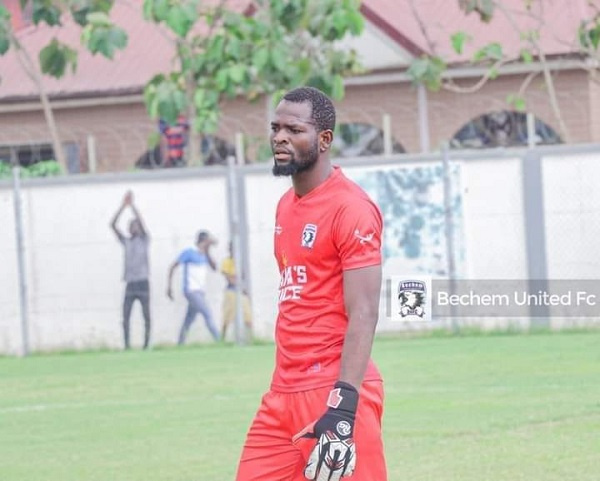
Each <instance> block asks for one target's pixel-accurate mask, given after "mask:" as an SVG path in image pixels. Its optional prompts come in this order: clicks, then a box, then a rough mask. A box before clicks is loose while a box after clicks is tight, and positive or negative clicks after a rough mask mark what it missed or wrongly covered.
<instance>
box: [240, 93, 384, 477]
mask: <svg viewBox="0 0 600 481" xmlns="http://www.w3.org/2000/svg"><path fill="white" fill-rule="evenodd" d="M334 129H335V108H334V107H333V105H332V103H331V100H330V99H329V98H328V97H327V96H326V95H324V94H323V93H322V92H320V91H319V90H317V89H314V88H309V87H301V88H298V89H295V90H292V91H290V92H288V93H287V94H286V95H285V96H284V97H283V100H282V101H281V102H280V103H279V105H278V106H277V108H276V110H275V115H274V119H273V121H272V122H271V131H272V133H271V148H272V150H273V154H274V165H273V173H274V174H275V175H278V176H279V175H289V176H291V177H292V184H293V187H292V188H291V189H290V190H289V191H288V192H287V193H285V194H284V195H283V197H282V198H281V200H280V201H279V204H278V206H277V214H276V221H275V257H276V259H277V263H278V265H279V271H280V276H281V279H280V284H279V315H278V317H277V324H276V333H275V340H276V346H277V353H276V366H275V371H274V373H273V379H272V382H271V387H270V390H269V391H268V392H267V393H266V394H265V395H264V397H263V399H262V403H261V405H260V407H259V409H258V412H257V413H256V416H255V418H254V421H253V422H252V425H251V427H250V430H249V431H248V436H247V439H246V442H245V445H244V449H243V452H242V456H241V459H240V463H239V466H238V473H237V481H303V480H304V479H312V480H317V481H324V480H334V481H335V480H339V479H340V478H341V477H342V476H350V475H353V477H352V480H354V481H386V479H387V474H386V467H385V459H384V454H383V442H382V437H381V418H382V414H383V383H382V380H381V376H380V374H379V372H378V370H377V368H376V367H375V365H374V364H373V362H372V361H371V359H370V355H371V346H372V344H373V336H374V332H375V326H376V324H377V318H378V311H379V294H380V289H381V252H380V246H381V231H382V219H381V214H380V212H379V209H378V208H377V206H376V205H375V204H374V203H373V202H372V201H371V200H370V199H369V197H368V196H367V194H366V193H365V192H364V191H363V190H362V189H361V188H360V187H359V186H358V185H356V184H355V183H353V182H352V181H350V180H349V179H348V178H346V177H345V176H344V174H343V173H342V171H341V170H340V169H339V167H336V166H332V165H331V162H330V159H329V151H330V147H331V142H332V140H333V131H334Z"/></svg>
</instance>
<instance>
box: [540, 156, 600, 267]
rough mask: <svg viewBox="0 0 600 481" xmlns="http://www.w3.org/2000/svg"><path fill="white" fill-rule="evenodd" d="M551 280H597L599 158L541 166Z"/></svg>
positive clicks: (570, 158) (565, 158)
mask: <svg viewBox="0 0 600 481" xmlns="http://www.w3.org/2000/svg"><path fill="white" fill-rule="evenodd" d="M542 169H543V171H542V175H543V185H544V202H545V205H546V217H545V220H546V232H547V239H546V249H547V255H548V277H549V278H551V279H598V278H599V276H600V155H590V154H586V155H568V156H567V155H562V156H551V157H548V158H546V159H544V162H543V164H542Z"/></svg>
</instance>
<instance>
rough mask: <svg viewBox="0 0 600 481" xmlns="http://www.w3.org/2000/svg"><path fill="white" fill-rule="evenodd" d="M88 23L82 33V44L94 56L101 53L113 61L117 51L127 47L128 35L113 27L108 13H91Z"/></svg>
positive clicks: (88, 16)
mask: <svg viewBox="0 0 600 481" xmlns="http://www.w3.org/2000/svg"><path fill="white" fill-rule="evenodd" d="M87 21H88V23H87V25H86V26H85V27H84V28H83V31H82V33H81V43H83V44H84V45H85V46H86V47H87V49H88V50H89V51H90V52H92V53H93V54H97V53H100V54H102V55H104V56H105V57H106V58H109V59H112V58H113V57H114V54H115V51H116V50H121V49H124V48H125V46H126V45H127V34H126V33H125V31H124V30H122V29H120V28H118V27H115V26H114V25H112V24H111V22H110V19H109V17H108V15H106V13H103V12H95V13H90V14H88V15H87Z"/></svg>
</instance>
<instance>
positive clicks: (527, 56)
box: [520, 48, 533, 63]
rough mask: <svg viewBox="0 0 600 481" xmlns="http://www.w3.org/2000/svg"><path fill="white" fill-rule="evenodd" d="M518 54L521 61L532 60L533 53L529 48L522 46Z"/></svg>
mask: <svg viewBox="0 0 600 481" xmlns="http://www.w3.org/2000/svg"><path fill="white" fill-rule="evenodd" d="M520 56H521V60H522V61H523V63H531V62H533V54H532V53H531V50H529V49H528V48H522V49H521V52H520Z"/></svg>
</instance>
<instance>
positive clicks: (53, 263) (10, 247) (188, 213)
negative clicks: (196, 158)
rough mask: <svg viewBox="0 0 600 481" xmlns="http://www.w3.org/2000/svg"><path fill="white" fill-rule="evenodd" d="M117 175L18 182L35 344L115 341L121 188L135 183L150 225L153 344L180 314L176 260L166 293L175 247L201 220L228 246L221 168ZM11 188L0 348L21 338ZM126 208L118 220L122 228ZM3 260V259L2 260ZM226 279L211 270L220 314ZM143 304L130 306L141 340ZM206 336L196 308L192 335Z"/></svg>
mask: <svg viewBox="0 0 600 481" xmlns="http://www.w3.org/2000/svg"><path fill="white" fill-rule="evenodd" d="M131 179H132V180H131V181H130V180H129V179H128V176H120V177H118V178H115V180H114V182H110V183H107V182H103V183H78V184H77V183H66V184H57V185H52V184H51V185H47V186H43V187H40V186H24V187H23V191H22V202H23V213H24V216H23V224H24V236H25V239H26V243H25V253H26V268H27V272H28V277H27V281H28V294H29V295H28V301H29V303H28V305H29V332H30V340H31V349H32V350H46V349H78V348H83V347H97V348H98V347H109V348H115V347H120V346H121V345H122V330H121V324H120V323H121V303H122V296H123V290H124V283H123V282H122V280H121V278H122V269H123V249H122V246H121V244H120V243H119V242H118V241H117V239H116V237H115V236H114V234H113V232H112V230H111V229H110V227H109V224H110V221H111V219H112V216H113V215H114V213H115V212H116V210H117V208H118V207H119V205H120V202H121V199H122V197H123V194H124V193H125V192H126V190H128V189H132V190H133V191H134V195H135V201H136V205H137V206H138V208H139V210H140V212H141V214H142V217H143V220H144V222H145V224H146V226H147V228H148V230H149V232H150V235H151V245H150V271H151V280H150V283H151V310H152V319H153V333H152V339H153V343H154V344H171V343H173V342H174V341H175V340H176V339H177V333H178V329H179V327H180V324H181V321H182V319H183V316H184V314H185V308H186V302H185V299H184V298H183V296H182V294H181V287H180V286H181V269H179V270H178V272H177V273H176V277H175V283H174V290H175V294H176V299H175V302H171V301H169V300H168V299H167V297H166V294H165V293H166V281H167V271H168V268H169V266H170V264H171V263H172V262H173V260H174V259H175V258H176V256H177V255H178V253H179V252H180V251H181V250H182V249H184V248H186V247H189V246H193V244H194V238H195V235H196V233H197V231H198V230H200V229H203V228H204V229H209V230H210V231H211V232H213V233H214V234H215V235H216V236H217V238H218V239H220V240H221V241H222V242H220V243H219V244H218V246H216V248H215V249H214V254H215V257H216V258H217V261H220V260H221V259H222V258H223V257H224V256H225V254H226V252H227V239H228V230H229V229H228V218H227V205H226V203H225V202H224V199H225V198H226V183H225V177H224V176H221V177H214V176H210V177H201V178H200V177H191V178H162V179H157V180H139V179H135V177H134V176H131ZM11 196H12V193H11V191H10V190H6V189H2V190H0V202H1V210H0V219H1V220H2V226H3V228H2V230H3V234H2V236H0V237H1V240H0V252H1V253H2V258H3V259H5V260H6V261H5V262H3V263H2V264H3V270H4V273H3V276H2V277H1V278H0V296H2V297H0V309H1V311H0V312H1V313H2V317H1V318H0V352H5V353H15V352H17V351H18V349H19V347H20V340H21V336H20V327H19V326H20V320H19V309H18V290H17V285H18V284H17V282H18V277H17V274H16V260H15V259H16V249H15V240H14V231H15V229H14V223H13V219H14V215H13V212H12V202H11V201H10V198H11ZM131 218H132V217H131V213H130V212H125V213H124V214H123V216H122V218H121V222H120V227H121V229H122V230H123V231H124V232H127V226H128V222H129V220H130V219H131ZM4 266H6V268H5V267H4ZM223 286H224V280H223V279H222V276H221V275H220V274H219V273H218V272H216V273H212V272H211V273H210V274H209V287H208V296H209V298H210V300H211V306H212V308H213V311H214V313H215V316H217V318H218V316H219V315H220V302H221V298H222V289H223ZM142 324H143V322H142V318H141V310H140V308H139V306H138V304H137V303H136V304H135V305H134V310H133V313H132V343H133V344H134V345H140V344H141V342H142V336H143V329H142ZM205 339H209V335H208V332H207V330H206V329H205V328H204V326H203V322H202V320H201V319H200V316H199V318H198V322H197V324H196V325H195V326H194V327H193V328H192V330H191V332H190V336H189V340H190V341H198V340H205Z"/></svg>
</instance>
